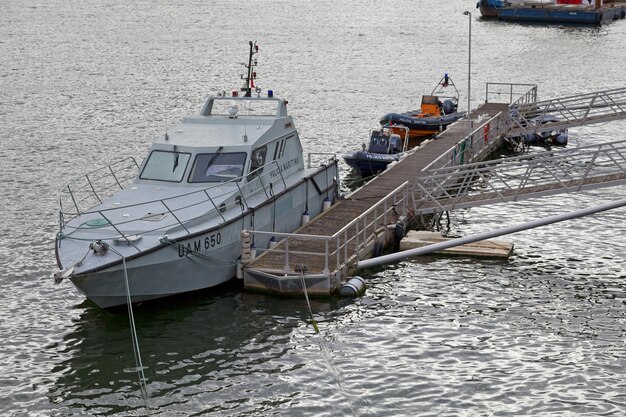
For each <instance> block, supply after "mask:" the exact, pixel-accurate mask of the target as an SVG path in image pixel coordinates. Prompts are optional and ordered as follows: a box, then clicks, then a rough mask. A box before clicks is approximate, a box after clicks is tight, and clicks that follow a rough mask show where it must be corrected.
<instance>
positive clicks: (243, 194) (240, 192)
mask: <svg viewBox="0 0 626 417" xmlns="http://www.w3.org/2000/svg"><path fill="white" fill-rule="evenodd" d="M235 185H237V190H239V195H240V196H241V201H243V204H245V205H246V207H248V208H250V205H249V204H248V202H247V201H246V197H245V193H244V192H243V190H242V189H241V187H240V186H239V182H237V181H235ZM208 196H209V194H208V193H207V197H208ZM210 198H211V197H209V199H210ZM213 206H215V203H213ZM220 214H221V213H220ZM222 218H224V216H222Z"/></svg>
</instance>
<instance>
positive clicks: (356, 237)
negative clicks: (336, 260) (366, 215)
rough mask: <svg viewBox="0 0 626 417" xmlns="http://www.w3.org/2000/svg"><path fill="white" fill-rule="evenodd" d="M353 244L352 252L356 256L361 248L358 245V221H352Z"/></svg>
mask: <svg viewBox="0 0 626 417" xmlns="http://www.w3.org/2000/svg"><path fill="white" fill-rule="evenodd" d="M354 244H355V246H354V252H355V254H356V255H357V257H358V256H359V253H360V252H361V248H360V247H359V222H355V223H354Z"/></svg>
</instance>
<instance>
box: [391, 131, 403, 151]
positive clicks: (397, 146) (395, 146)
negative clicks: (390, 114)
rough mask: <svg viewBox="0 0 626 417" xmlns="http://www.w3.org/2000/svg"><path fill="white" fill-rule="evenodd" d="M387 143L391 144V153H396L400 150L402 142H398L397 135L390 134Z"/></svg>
mask: <svg viewBox="0 0 626 417" xmlns="http://www.w3.org/2000/svg"><path fill="white" fill-rule="evenodd" d="M389 141H390V142H391V152H392V153H398V152H400V151H401V150H402V144H401V142H402V141H401V140H400V135H397V134H395V133H394V134H392V135H391V138H390V139H389Z"/></svg>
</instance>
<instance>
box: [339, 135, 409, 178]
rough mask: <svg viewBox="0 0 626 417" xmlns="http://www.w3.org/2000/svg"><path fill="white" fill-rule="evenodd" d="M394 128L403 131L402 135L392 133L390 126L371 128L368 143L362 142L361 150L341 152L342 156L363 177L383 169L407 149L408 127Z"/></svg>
mask: <svg viewBox="0 0 626 417" xmlns="http://www.w3.org/2000/svg"><path fill="white" fill-rule="evenodd" d="M395 130H396V131H398V130H402V131H404V135H403V136H400V135H399V134H397V133H394V130H393V129H391V128H390V127H382V128H378V129H371V130H370V136H369V144H368V145H367V146H366V145H365V144H363V146H362V150H359V151H354V152H350V153H346V154H343V155H342V158H343V159H344V160H345V161H346V163H347V164H348V165H349V166H350V167H352V168H354V169H356V170H358V171H359V172H360V173H361V176H363V177H369V176H370V175H375V174H376V173H378V172H381V171H384V170H385V169H386V168H387V166H388V165H389V164H390V163H392V162H396V161H399V160H400V158H401V156H402V155H403V154H404V153H405V152H406V151H407V149H408V144H409V136H408V128H404V127H400V126H399V127H398V128H396V129H395Z"/></svg>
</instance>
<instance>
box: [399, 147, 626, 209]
mask: <svg viewBox="0 0 626 417" xmlns="http://www.w3.org/2000/svg"><path fill="white" fill-rule="evenodd" d="M621 184H626V140H622V141H618V142H611V143H603V144H596V145H590V146H583V147H578V148H566V149H559V150H553V151H542V152H538V153H534V154H525V155H521V156H515V157H509V158H502V159H496V160H491V161H485V162H476V163H470V164H464V165H458V166H448V167H442V168H436V169H429V170H427V171H425V172H424V176H422V177H419V178H417V180H416V181H415V182H414V183H413V184H412V186H411V189H412V191H413V195H414V203H413V206H414V210H415V214H416V215H425V214H433V213H441V212H444V211H450V210H453V209H460V208H469V207H476V206H482V205H486V204H494V203H502V202H510V201H520V200H526V199H531V198H536V197H541V196H547V195H553V194H561V193H571V192H578V191H582V190H590V189H594V188H601V187H609V186H614V185H621Z"/></svg>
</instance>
